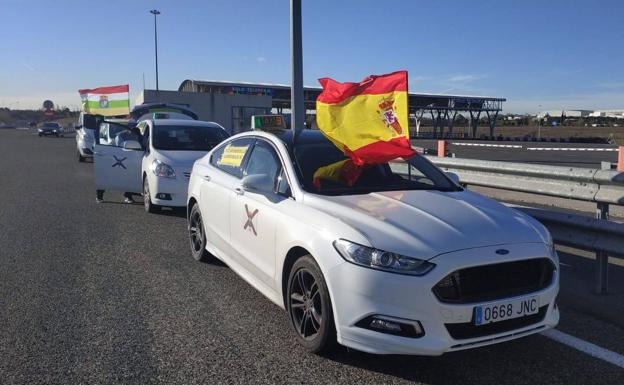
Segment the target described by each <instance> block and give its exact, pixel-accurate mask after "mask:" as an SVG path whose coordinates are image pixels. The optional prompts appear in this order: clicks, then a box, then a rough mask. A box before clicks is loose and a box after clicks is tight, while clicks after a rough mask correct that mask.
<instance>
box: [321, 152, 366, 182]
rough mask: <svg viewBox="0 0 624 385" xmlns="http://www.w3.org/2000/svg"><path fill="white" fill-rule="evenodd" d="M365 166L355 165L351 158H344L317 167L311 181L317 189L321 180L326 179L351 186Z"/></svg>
mask: <svg viewBox="0 0 624 385" xmlns="http://www.w3.org/2000/svg"><path fill="white" fill-rule="evenodd" d="M364 167H366V166H357V165H355V164H354V163H353V161H352V160H351V159H345V160H341V161H338V162H336V163H332V164H330V165H327V166H323V167H319V168H318V169H317V170H316V171H315V172H314V176H313V177H312V178H313V180H312V183H313V184H314V187H316V188H317V189H320V188H321V181H323V180H328V181H332V182H334V183H340V184H342V185H346V186H349V187H351V186H353V184H354V183H355V182H356V181H357V180H358V178H359V177H360V175H362V171H364Z"/></svg>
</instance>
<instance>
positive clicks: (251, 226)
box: [243, 204, 258, 236]
mask: <svg viewBox="0 0 624 385" xmlns="http://www.w3.org/2000/svg"><path fill="white" fill-rule="evenodd" d="M245 212H246V213H247V222H245V226H244V227H243V229H244V230H247V229H249V230H250V231H251V232H253V235H255V236H257V235H258V233H256V228H255V227H254V223H253V219H254V217H255V216H256V215H257V214H258V209H255V210H253V211H251V210H249V207H248V206H247V204H245Z"/></svg>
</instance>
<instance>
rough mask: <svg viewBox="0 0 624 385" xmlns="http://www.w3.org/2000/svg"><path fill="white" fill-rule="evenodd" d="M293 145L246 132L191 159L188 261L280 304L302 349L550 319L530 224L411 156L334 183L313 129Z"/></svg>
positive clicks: (549, 292) (413, 348) (327, 149)
mask: <svg viewBox="0 0 624 385" xmlns="http://www.w3.org/2000/svg"><path fill="white" fill-rule="evenodd" d="M292 139H293V137H292V133H291V131H284V132H282V133H280V134H271V133H266V132H258V131H252V132H248V133H243V134H239V135H236V136H233V137H231V138H229V139H228V140H226V141H225V142H224V143H222V144H220V145H219V146H218V147H216V148H215V149H213V150H212V151H211V152H210V153H209V154H208V155H206V156H205V157H203V158H202V159H200V160H198V161H197V162H196V163H195V165H194V167H193V171H192V173H191V179H190V181H189V193H188V229H189V237H190V246H191V252H192V255H193V257H194V258H195V259H197V260H201V261H205V260H209V259H210V258H213V257H216V258H218V259H220V260H222V261H223V262H225V263H226V264H228V265H229V266H230V267H231V268H232V269H233V270H234V271H235V272H236V273H238V274H239V275H240V276H241V277H242V278H243V279H245V280H246V281H247V282H249V283H250V284H251V285H252V286H253V287H255V288H256V289H257V290H259V291H260V292H261V293H262V294H264V295H265V296H266V297H268V298H269V299H270V300H271V301H273V302H274V303H276V304H277V305H278V306H280V307H282V308H284V309H285V310H286V311H287V312H288V313H289V315H290V319H291V322H292V326H293V328H294V330H295V335H296V338H297V339H298V341H299V342H300V343H301V344H302V345H303V346H304V347H305V348H307V349H308V350H309V351H311V352H322V351H325V350H327V349H330V348H331V347H332V346H333V345H334V343H335V342H338V343H340V344H342V345H344V346H347V347H350V348H354V349H358V350H361V351H365V352H370V353H379V354H418V355H440V354H443V353H445V352H450V351H456V350H462V349H468V348H474V347H478V346H484V345H489V344H494V343H498V342H503V341H508V340H512V339H515V338H518V337H521V336H526V335H529V334H533V333H537V332H540V331H543V330H545V329H548V328H552V327H554V326H555V325H556V324H557V323H558V320H559V312H558V308H557V305H556V302H555V299H556V296H557V293H558V290H559V261H558V257H557V254H556V252H555V249H554V246H553V240H552V238H551V236H550V235H549V233H548V231H547V230H546V229H545V228H544V226H542V225H541V224H540V223H538V222H537V221H536V220H534V219H533V218H531V217H529V216H527V215H525V214H523V213H520V212H518V211H515V210H513V209H510V208H507V207H505V206H503V205H501V204H499V203H497V202H496V201H494V200H491V199H489V198H486V197H484V196H482V195H479V194H477V193H474V192H471V191H467V190H465V189H463V188H462V187H461V186H459V185H458V184H457V183H456V182H455V181H454V180H453V179H452V178H451V177H449V176H448V175H446V174H445V173H444V172H443V171H441V170H440V169H438V168H437V167H436V166H434V165H433V164H432V163H430V162H429V161H428V160H427V159H426V158H424V157H422V156H420V155H416V156H413V157H412V158H410V159H408V160H406V161H399V160H397V161H396V162H390V163H387V164H380V165H374V166H368V167H366V168H364V169H363V171H362V172H361V174H360V175H359V176H357V177H356V178H342V177H341V176H340V171H336V169H335V167H334V168H332V167H331V165H335V164H338V163H337V162H342V161H344V160H345V159H346V157H345V155H344V154H343V153H342V152H341V151H339V150H338V149H337V148H336V147H335V146H334V145H333V144H332V143H331V142H329V141H328V140H327V139H326V138H325V137H324V136H323V135H322V134H321V133H320V132H319V131H312V130H304V131H303V132H302V133H301V134H300V136H299V137H298V138H297V141H296V144H295V145H293V140H292ZM328 165H329V166H330V167H329V168H326V166H328ZM324 167H325V168H324ZM320 170H325V171H327V170H330V171H331V170H333V172H329V173H327V172H325V173H324V175H323V173H322V172H321V173H319V171H320ZM345 173H347V174H348V173H349V171H348V170H346V171H345ZM343 176H344V175H343ZM345 181H346V182H345ZM259 322H261V321H259Z"/></svg>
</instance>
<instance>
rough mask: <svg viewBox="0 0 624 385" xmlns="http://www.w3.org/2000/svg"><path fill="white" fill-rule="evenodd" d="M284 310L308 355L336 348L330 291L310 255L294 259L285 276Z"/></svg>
mask: <svg viewBox="0 0 624 385" xmlns="http://www.w3.org/2000/svg"><path fill="white" fill-rule="evenodd" d="M286 304H287V310H288V313H289V315H290V321H291V324H292V326H293V328H294V329H295V333H296V335H297V340H298V342H299V343H300V344H301V345H302V346H303V347H304V348H305V349H306V350H308V351H309V352H311V353H315V354H321V353H326V352H328V351H330V350H332V349H333V348H334V347H335V345H336V327H335V325H334V313H333V310H332V304H331V299H330V297H329V290H328V289H327V284H326V283H325V278H324V277H323V273H322V272H321V269H320V268H319V266H318V265H317V264H316V261H315V260H314V258H312V256H311V255H309V254H308V255H304V256H302V257H300V258H299V259H297V260H296V261H295V263H294V265H293V267H292V269H291V270H290V274H289V276H288V286H287V295H286Z"/></svg>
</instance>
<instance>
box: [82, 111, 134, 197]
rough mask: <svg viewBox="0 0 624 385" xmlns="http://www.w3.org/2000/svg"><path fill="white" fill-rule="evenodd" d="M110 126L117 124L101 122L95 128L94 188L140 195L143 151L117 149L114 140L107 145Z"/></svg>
mask: <svg viewBox="0 0 624 385" xmlns="http://www.w3.org/2000/svg"><path fill="white" fill-rule="evenodd" d="M112 124H117V123H107V122H103V123H101V124H100V125H99V126H98V127H97V128H96V132H95V144H94V156H93V162H94V170H95V188H96V189H97V190H105V191H121V192H133V193H137V194H140V193H141V191H143V186H142V181H141V161H142V159H143V154H144V151H143V149H129V148H124V147H117V146H115V141H114V140H113V141H112V143H109V141H108V139H107V136H108V132H109V130H110V125H112ZM117 125H118V124H117Z"/></svg>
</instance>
